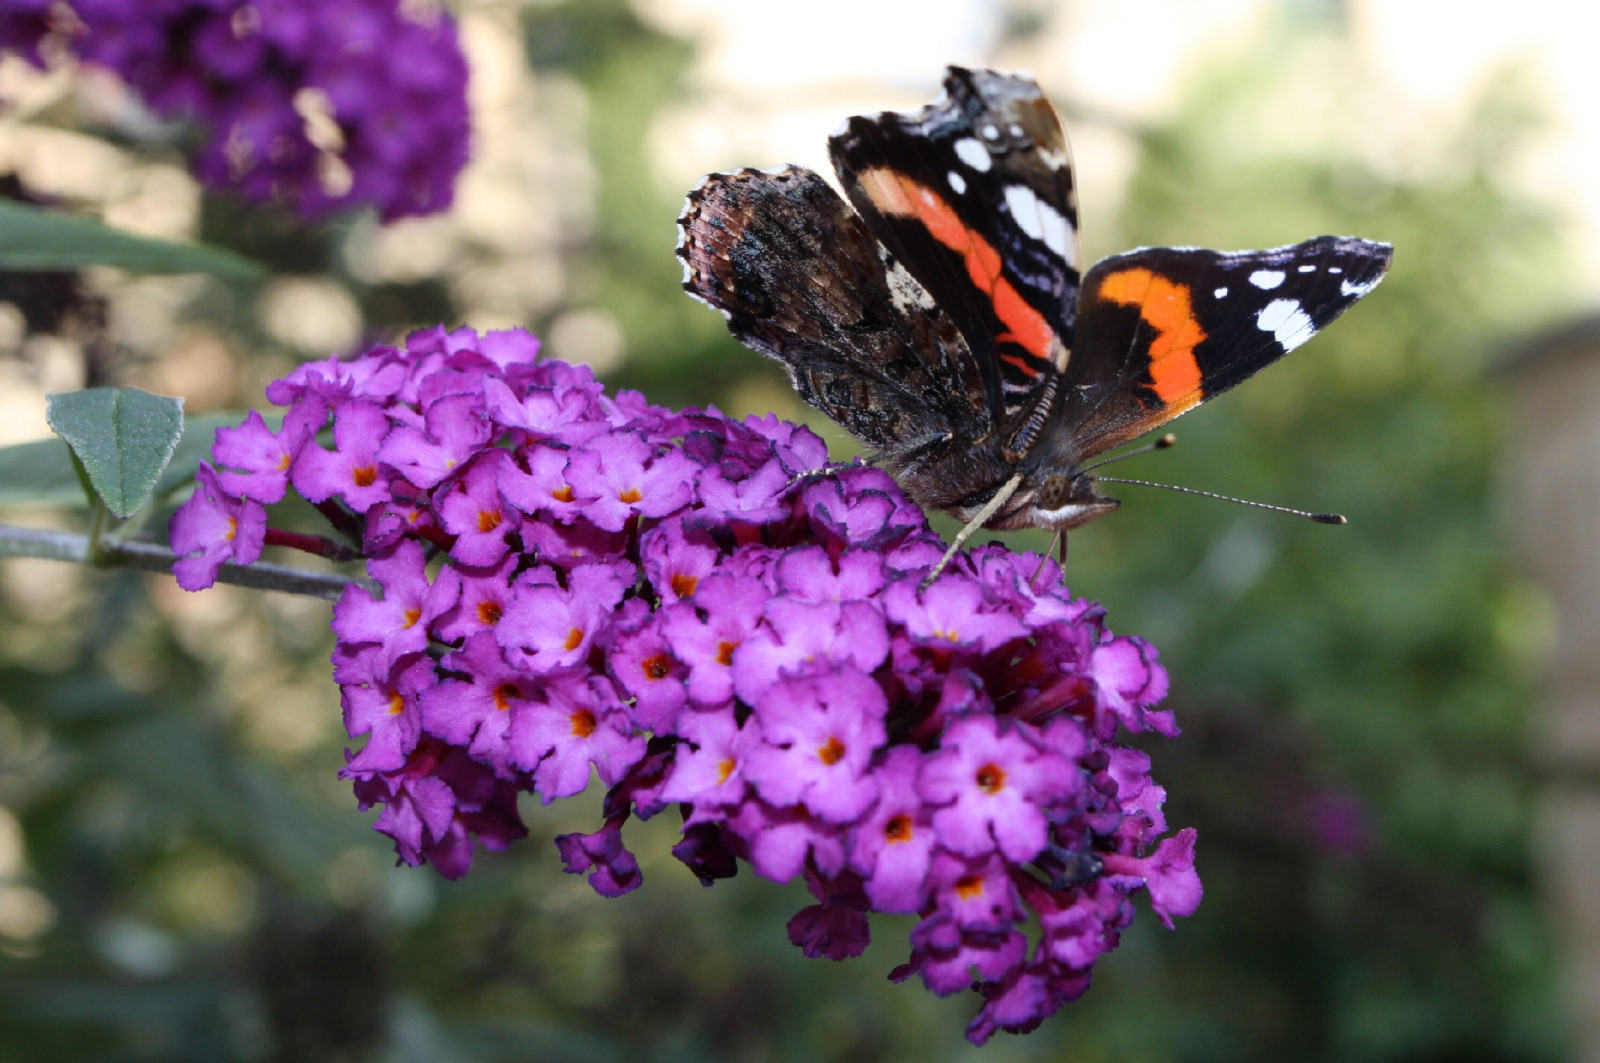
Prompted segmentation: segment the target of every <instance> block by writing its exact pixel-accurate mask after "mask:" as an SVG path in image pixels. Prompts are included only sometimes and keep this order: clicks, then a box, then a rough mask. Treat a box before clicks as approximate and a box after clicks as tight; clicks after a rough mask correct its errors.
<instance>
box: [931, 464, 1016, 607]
mask: <svg viewBox="0 0 1600 1063" xmlns="http://www.w3.org/2000/svg"><path fill="white" fill-rule="evenodd" d="M1021 486H1022V473H1020V472H1019V473H1017V474H1016V475H1015V476H1013V477H1012V478H1011V479H1009V480H1007V481H1006V482H1005V483H1003V484H1001V485H1000V490H998V491H996V492H995V493H994V497H993V498H991V499H989V501H987V502H985V503H984V504H983V508H982V509H980V510H978V515H977V516H975V517H973V518H972V519H971V520H969V521H967V526H966V527H965V528H962V529H961V531H960V532H958V533H957V534H956V538H955V542H953V543H951V544H950V549H948V550H946V551H945V552H944V556H943V557H941V558H940V559H939V563H938V564H937V565H934V566H933V571H932V572H929V573H928V578H927V579H925V580H923V581H922V589H923V590H927V589H928V587H929V586H930V585H931V584H932V583H933V581H934V580H936V579H938V578H939V573H941V572H943V571H944V567H945V566H946V565H948V564H949V563H950V559H951V558H953V557H955V556H956V554H957V553H958V552H959V551H960V550H961V548H962V546H964V545H966V542H967V540H968V539H970V538H972V537H973V536H974V535H976V534H977V532H978V529H979V528H981V527H983V526H984V525H985V524H987V523H988V522H989V518H990V517H992V516H994V515H995V514H996V513H998V512H1000V507H1001V506H1003V505H1005V504H1006V502H1008V501H1010V499H1011V496H1012V495H1014V494H1016V493H1017V488H1019V487H1021Z"/></svg>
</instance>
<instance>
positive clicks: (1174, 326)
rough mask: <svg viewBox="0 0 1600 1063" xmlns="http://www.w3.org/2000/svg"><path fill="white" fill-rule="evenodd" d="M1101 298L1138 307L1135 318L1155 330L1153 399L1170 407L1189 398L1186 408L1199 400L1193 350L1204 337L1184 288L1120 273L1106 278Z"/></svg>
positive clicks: (1135, 272)
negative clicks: (1155, 398)
mask: <svg viewBox="0 0 1600 1063" xmlns="http://www.w3.org/2000/svg"><path fill="white" fill-rule="evenodd" d="M1100 297H1101V298H1102V299H1108V300H1110V301H1111V302H1113V303H1120V304H1122V305H1124V306H1137V307H1138V308H1139V316H1140V317H1142V318H1144V320H1145V322H1146V324H1148V325H1149V326H1150V327H1151V328H1153V329H1155V330H1156V336H1155V339H1153V340H1151V341H1150V379H1151V381H1152V382H1153V384H1154V388H1155V393H1156V395H1157V397H1159V398H1160V399H1161V401H1162V402H1164V403H1167V404H1168V405H1169V406H1170V405H1172V404H1173V403H1177V402H1182V401H1183V400H1184V399H1185V398H1192V400H1193V401H1191V402H1189V403H1188V405H1189V406H1193V405H1194V404H1195V403H1196V402H1198V401H1200V393H1201V378H1200V363H1199V362H1197V361H1196V360H1195V357H1194V349H1195V348H1196V347H1197V346H1199V345H1200V343H1201V342H1202V341H1203V340H1204V339H1205V338H1206V333H1205V330H1204V329H1202V328H1201V327H1200V322H1199V321H1196V320H1195V316H1194V306H1193V304H1192V303H1191V302H1190V299H1189V287H1188V285H1184V284H1177V283H1174V282H1173V281H1170V280H1168V279H1167V278H1165V277H1163V276H1161V275H1160V274H1157V273H1152V272H1151V271H1150V270H1147V269H1124V270H1118V271H1117V272H1115V273H1109V274H1107V275H1106V277H1105V279H1104V280H1102V281H1101V282H1100ZM1186 408H1187V407H1186Z"/></svg>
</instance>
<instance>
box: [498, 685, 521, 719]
mask: <svg viewBox="0 0 1600 1063" xmlns="http://www.w3.org/2000/svg"><path fill="white" fill-rule="evenodd" d="M516 696H517V685H516V684H515V683H501V684H500V685H499V686H497V687H495V688H494V707H495V709H496V710H497V711H499V712H505V711H506V710H507V709H509V708H510V707H511V699H512V698H514V697H516Z"/></svg>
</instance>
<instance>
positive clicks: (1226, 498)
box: [1096, 476, 1350, 524]
mask: <svg viewBox="0 0 1600 1063" xmlns="http://www.w3.org/2000/svg"><path fill="white" fill-rule="evenodd" d="M1096 479H1098V480H1099V481H1100V482H1101V483H1107V484H1137V485H1139V486H1140V487H1160V488H1163V489H1165V490H1168V491H1182V492H1183V493H1184V494H1186V495H1202V496H1204V497H1206V498H1215V499H1219V500H1221V501H1223V502H1235V503H1237V504H1239V505H1241V506H1254V507H1256V508H1257V509H1270V510H1272V511H1273V512H1274V513H1287V514H1289V515H1290V516H1293V517H1304V518H1306V519H1307V520H1314V521H1316V522H1317V523H1318V524H1348V523H1350V522H1349V521H1347V520H1345V519H1344V516H1343V515H1342V514H1339V513H1308V512H1306V511H1305V510H1303V509H1290V508H1289V507H1288V506H1274V505H1271V504H1269V503H1266V502H1252V501H1250V500H1249V499H1248V498H1234V497H1233V496H1232V495H1219V494H1217V493H1216V492H1215V491H1201V490H1198V489H1196V488H1193V487H1179V486H1178V485H1177V484H1157V483H1151V482H1150V481H1149V480H1119V479H1117V478H1116V477H1114V476H1100V477H1096Z"/></svg>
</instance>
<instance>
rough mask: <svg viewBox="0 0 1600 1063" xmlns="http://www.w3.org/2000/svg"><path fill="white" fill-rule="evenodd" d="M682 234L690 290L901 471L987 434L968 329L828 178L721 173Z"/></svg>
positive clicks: (803, 172) (693, 202)
mask: <svg viewBox="0 0 1600 1063" xmlns="http://www.w3.org/2000/svg"><path fill="white" fill-rule="evenodd" d="M678 224H679V226H680V228H681V230H682V234H681V239H680V241H679V246H678V255H679V257H680V258H682V259H683V263H684V281H683V286H684V289H685V290H686V291H688V292H689V294H690V295H693V296H695V297H696V298H698V299H700V300H701V301H703V302H705V303H707V304H708V305H710V306H712V307H714V308H715V309H717V310H720V311H721V312H722V314H723V316H724V317H726V318H727V320H728V328H729V330H730V331H731V332H732V333H733V334H734V336H735V337H737V338H738V339H739V340H740V341H741V342H743V343H744V344H745V345H746V346H748V347H751V348H753V349H754V350H756V351H759V352H760V353H762V354H765V355H768V356H769V357H772V358H775V359H777V360H778V361H780V362H782V363H783V364H784V365H785V366H786V367H787V368H788V370H789V376H790V378H791V379H792V380H793V382H794V386H795V389H796V390H797V391H798V392H799V393H800V396H801V398H803V399H805V401H807V402H809V403H810V404H811V405H812V406H815V407H816V408H817V409H819V410H821V411H822V412H823V413H825V414H827V415H828V416H829V417H831V418H832V419H833V420H835V421H837V422H838V423H839V424H840V425H841V426H843V427H844V428H845V429H846V430H847V431H849V432H850V433H851V434H853V435H855V436H856V437H857V438H859V439H861V440H862V441H863V442H865V443H868V444H870V445H871V446H874V447H876V448H878V450H879V455H880V457H881V458H883V459H885V463H886V464H888V465H890V466H891V468H903V467H905V466H907V465H908V464H912V465H914V464H915V463H916V462H917V461H918V451H919V450H922V449H925V448H929V447H936V448H938V449H940V450H946V449H949V448H950V447H970V446H971V445H972V443H973V441H975V440H979V439H981V438H983V437H984V436H985V435H987V434H988V433H989V429H990V417H989V409H988V406H987V404H986V403H984V402H983V401H982V396H983V385H982V381H981V379H980V377H979V376H978V370H977V365H976V363H975V362H974V360H973V358H972V355H971V353H970V351H969V350H968V349H967V346H966V343H965V341H964V340H963V339H962V336H961V334H960V332H959V331H958V330H957V329H956V327H955V325H954V324H953V323H952V322H951V321H950V320H949V318H948V317H946V316H945V315H944V314H943V313H942V312H941V311H940V310H939V308H938V307H937V306H936V305H935V304H934V302H933V300H932V299H931V298H930V296H929V295H928V293H927V292H926V291H925V290H923V289H922V287H921V286H920V285H918V284H917V282H916V281H915V280H914V279H912V277H911V276H910V275H909V274H907V273H906V271H905V270H904V269H903V268H901V267H900V266H899V265H898V264H896V263H894V262H892V261H889V260H888V259H887V257H886V255H885V253H884V252H883V250H882V249H881V248H880V247H879V245H878V244H877V242H876V241H875V240H873V238H872V236H871V235H870V234H869V233H868V232H867V230H866V227H865V226H864V225H862V223H861V219H860V218H858V217H856V216H855V214H853V213H852V212H851V210H850V208H849V207H848V206H847V205H846V204H845V202H844V200H842V199H840V198H839V195H838V193H836V192H835V191H834V190H833V189H832V188H830V187H829V186H828V184H827V182H826V181H824V180H823V179H822V178H821V177H820V176H818V175H817V174H815V173H813V172H812V171H810V170H807V169H803V168H801V167H795V166H790V167H782V168H779V169H776V170H770V171H760V170H742V171H739V172H736V173H722V174H712V175H710V176H709V177H707V178H706V179H705V181H704V182H702V183H701V185H700V187H699V188H697V189H695V190H694V191H693V192H691V193H690V194H689V198H688V200H687V201H686V202H685V204H684V210H683V214H682V216H681V217H680V218H679V219H678Z"/></svg>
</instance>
